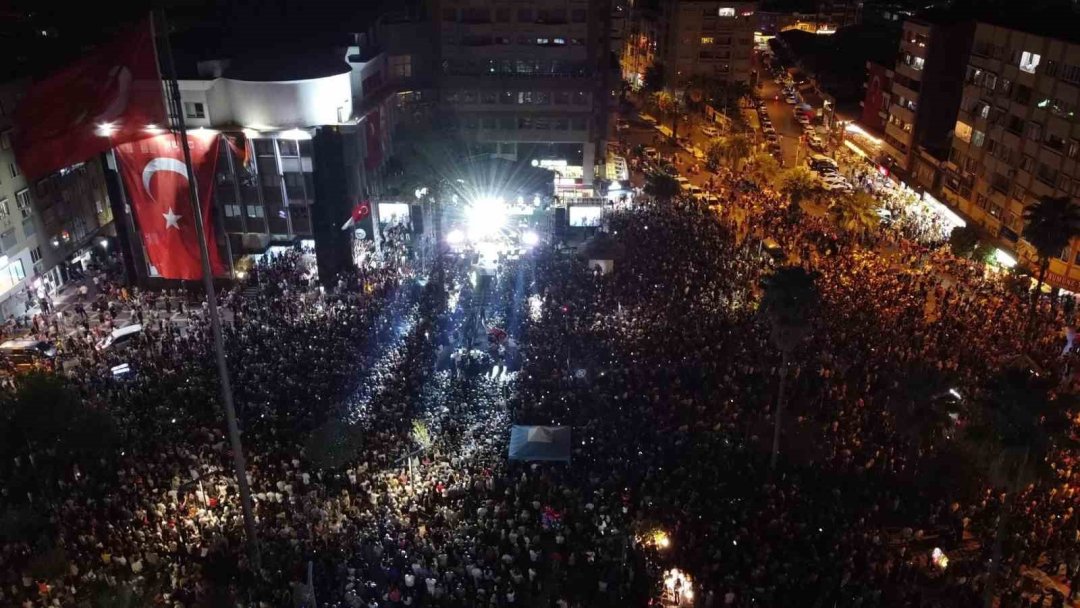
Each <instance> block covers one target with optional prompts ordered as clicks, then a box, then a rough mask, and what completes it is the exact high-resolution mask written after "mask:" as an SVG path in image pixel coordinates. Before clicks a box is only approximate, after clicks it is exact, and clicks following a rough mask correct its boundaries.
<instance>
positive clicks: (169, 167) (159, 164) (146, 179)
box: [142, 156, 188, 198]
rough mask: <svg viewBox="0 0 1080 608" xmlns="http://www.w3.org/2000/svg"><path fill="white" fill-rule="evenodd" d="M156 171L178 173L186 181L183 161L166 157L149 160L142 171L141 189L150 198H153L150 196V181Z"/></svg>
mask: <svg viewBox="0 0 1080 608" xmlns="http://www.w3.org/2000/svg"><path fill="white" fill-rule="evenodd" d="M158 171H172V172H173V173H179V174H180V175H183V176H184V178H185V179H188V172H187V165H185V164H184V163H183V161H181V160H178V159H175V158H169V157H166V156H159V157H157V158H153V159H150V162H148V163H146V166H145V167H143V171H142V183H143V188H144V189H145V190H146V193H147V194H149V195H150V198H154V195H153V194H150V180H151V179H152V178H153V177H154V174H155V173H157V172H158Z"/></svg>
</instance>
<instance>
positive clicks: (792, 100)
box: [784, 97, 799, 106]
mask: <svg viewBox="0 0 1080 608" xmlns="http://www.w3.org/2000/svg"><path fill="white" fill-rule="evenodd" d="M784 103H786V104H788V105H789V106H793V105H795V104H797V103H799V100H798V99H795V98H794V97H785V98H784Z"/></svg>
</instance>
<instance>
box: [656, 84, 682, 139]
mask: <svg viewBox="0 0 1080 608" xmlns="http://www.w3.org/2000/svg"><path fill="white" fill-rule="evenodd" d="M652 97H653V103H654V104H656V107H657V109H659V110H660V112H662V113H664V114H667V115H670V116H671V139H672V141H674V140H675V139H676V138H677V137H678V132H679V113H680V112H681V111H682V110H683V108H684V107H685V105H686V102H685V100H684V99H683V98H682V95H679V94H676V93H675V92H674V91H672V90H671V89H663V90H661V91H657V92H655V93H653V96H652Z"/></svg>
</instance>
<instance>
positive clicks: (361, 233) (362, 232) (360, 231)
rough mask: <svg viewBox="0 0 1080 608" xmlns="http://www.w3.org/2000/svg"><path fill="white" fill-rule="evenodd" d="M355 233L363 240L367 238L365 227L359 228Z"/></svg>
mask: <svg viewBox="0 0 1080 608" xmlns="http://www.w3.org/2000/svg"><path fill="white" fill-rule="evenodd" d="M353 234H354V235H355V236H356V238H358V239H360V240H361V241H363V240H365V239H367V231H366V230H364V229H363V228H357V229H356V232H354V233H353Z"/></svg>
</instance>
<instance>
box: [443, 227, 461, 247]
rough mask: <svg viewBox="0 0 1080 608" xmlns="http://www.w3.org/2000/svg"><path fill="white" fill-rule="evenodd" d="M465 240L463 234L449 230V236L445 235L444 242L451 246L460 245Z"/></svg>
mask: <svg viewBox="0 0 1080 608" xmlns="http://www.w3.org/2000/svg"><path fill="white" fill-rule="evenodd" d="M464 240H465V233H464V232H462V231H460V230H451V231H450V234H447V235H446V242H447V243H450V244H451V245H457V244H460V243H461V242H462V241H464Z"/></svg>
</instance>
